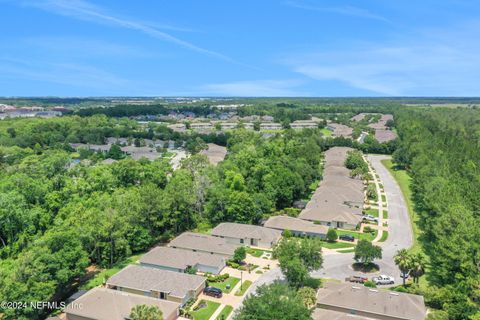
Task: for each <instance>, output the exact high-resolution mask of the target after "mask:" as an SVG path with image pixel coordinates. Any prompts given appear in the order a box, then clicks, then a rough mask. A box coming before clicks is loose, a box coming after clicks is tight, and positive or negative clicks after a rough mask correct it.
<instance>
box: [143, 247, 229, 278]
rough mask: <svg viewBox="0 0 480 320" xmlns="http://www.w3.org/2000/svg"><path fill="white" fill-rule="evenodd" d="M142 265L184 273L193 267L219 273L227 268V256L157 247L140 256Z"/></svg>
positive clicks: (200, 270) (201, 270)
mask: <svg viewBox="0 0 480 320" xmlns="http://www.w3.org/2000/svg"><path fill="white" fill-rule="evenodd" d="M140 265H142V266H145V267H152V268H158V269H164V270H169V271H175V272H183V273H185V272H187V270H188V269H189V268H193V269H195V270H197V271H199V272H203V273H206V272H209V273H213V274H219V273H220V271H222V269H223V268H225V265H226V257H225V256H222V255H218V254H211V253H205V252H192V251H189V250H183V249H177V248H171V247H155V248H153V249H152V250H150V251H149V252H148V253H146V254H144V255H143V256H142V257H141V258H140Z"/></svg>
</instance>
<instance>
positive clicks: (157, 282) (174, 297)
mask: <svg viewBox="0 0 480 320" xmlns="http://www.w3.org/2000/svg"><path fill="white" fill-rule="evenodd" d="M205 280H206V278H204V277H201V276H197V275H192V274H187V273H180V272H174V271H167V270H162V269H158V268H150V267H144V266H138V265H129V266H127V267H125V268H124V269H122V270H121V271H120V272H118V273H117V274H115V275H113V276H112V277H110V279H108V280H107V287H108V288H109V289H114V290H118V291H123V292H128V293H134V294H138V295H141V296H147V297H153V298H157V299H163V300H168V301H173V302H177V303H180V304H181V305H184V304H185V303H186V302H187V301H188V300H189V299H195V298H196V297H197V296H198V295H199V294H200V293H201V292H202V290H203V288H205Z"/></svg>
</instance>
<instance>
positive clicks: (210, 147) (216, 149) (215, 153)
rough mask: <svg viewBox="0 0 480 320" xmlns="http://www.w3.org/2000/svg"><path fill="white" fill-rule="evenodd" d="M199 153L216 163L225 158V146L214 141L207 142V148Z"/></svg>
mask: <svg viewBox="0 0 480 320" xmlns="http://www.w3.org/2000/svg"><path fill="white" fill-rule="evenodd" d="M200 154H204V155H206V156H207V158H208V161H210V163H211V164H213V165H217V164H218V163H219V162H221V161H223V159H225V156H226V155H227V148H225V147H223V146H219V145H217V144H214V143H208V144H207V149H205V150H202V151H200Z"/></svg>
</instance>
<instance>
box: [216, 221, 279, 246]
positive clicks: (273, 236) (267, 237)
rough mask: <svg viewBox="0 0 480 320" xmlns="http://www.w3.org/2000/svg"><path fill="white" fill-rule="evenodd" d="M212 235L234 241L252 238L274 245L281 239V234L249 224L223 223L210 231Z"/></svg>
mask: <svg viewBox="0 0 480 320" xmlns="http://www.w3.org/2000/svg"><path fill="white" fill-rule="evenodd" d="M212 235H214V236H219V237H231V238H236V239H245V238H252V239H257V240H260V241H262V242H268V243H276V242H277V241H278V240H279V239H280V238H281V236H282V232H281V231H279V230H272V229H269V228H265V227H261V226H254V225H251V224H242V223H231V222H224V223H220V224H219V225H218V226H216V227H215V228H214V229H213V230H212Z"/></svg>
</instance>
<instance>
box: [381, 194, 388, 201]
mask: <svg viewBox="0 0 480 320" xmlns="http://www.w3.org/2000/svg"><path fill="white" fill-rule="evenodd" d="M382 202H387V197H386V196H385V195H384V194H382Z"/></svg>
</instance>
